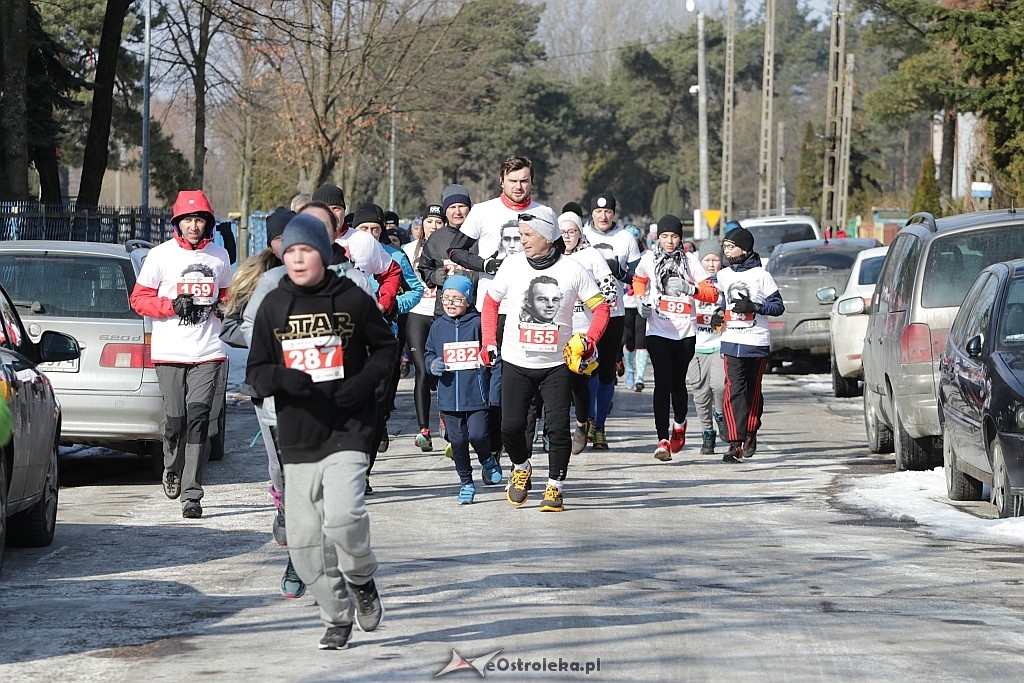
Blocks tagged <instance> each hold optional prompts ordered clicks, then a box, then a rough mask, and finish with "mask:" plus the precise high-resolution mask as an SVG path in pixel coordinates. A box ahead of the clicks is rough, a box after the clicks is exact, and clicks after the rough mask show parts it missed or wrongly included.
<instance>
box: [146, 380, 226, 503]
mask: <svg viewBox="0 0 1024 683" xmlns="http://www.w3.org/2000/svg"><path fill="white" fill-rule="evenodd" d="M222 365H223V361H209V362H207V363H199V364H198V365H188V364H184V363H158V364H157V366H156V378H157V380H158V381H159V382H160V393H161V394H163V397H164V413H165V414H166V416H167V425H166V427H165V428H164V469H168V470H171V471H172V472H178V473H179V474H180V475H181V500H183V501H185V500H201V499H202V497H203V470H204V469H205V467H206V461H207V460H209V458H210V444H209V440H208V439H207V436H208V435H209V431H210V407H211V406H212V405H213V396H214V393H216V389H217V376H218V373H219V372H220V370H221V366H222Z"/></svg>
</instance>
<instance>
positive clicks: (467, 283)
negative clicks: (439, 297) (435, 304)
mask: <svg viewBox="0 0 1024 683" xmlns="http://www.w3.org/2000/svg"><path fill="white" fill-rule="evenodd" d="M449 289H454V290H455V291H456V292H458V293H459V294H461V295H462V296H464V297H466V301H470V302H472V301H473V281H472V280H470V279H469V278H468V277H466V276H465V275H449V276H448V278H447V279H445V281H444V284H443V285H441V292H442V293H443V292H445V291H446V290H449Z"/></svg>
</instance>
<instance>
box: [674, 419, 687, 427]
mask: <svg viewBox="0 0 1024 683" xmlns="http://www.w3.org/2000/svg"><path fill="white" fill-rule="evenodd" d="M672 424H673V425H675V428H676V429H682V428H683V427H685V426H686V420H683V421H682V422H681V423H680V422H676V421H675V420H672Z"/></svg>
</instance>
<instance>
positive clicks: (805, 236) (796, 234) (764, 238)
mask: <svg viewBox="0 0 1024 683" xmlns="http://www.w3.org/2000/svg"><path fill="white" fill-rule="evenodd" d="M750 234H752V235H753V236H754V250H755V251H757V253H759V254H767V255H770V254H771V253H772V250H773V249H774V248H775V246H776V245H778V244H785V243H786V242H797V241H799V240H813V239H818V236H817V235H815V234H814V228H813V227H811V225H810V224H808V223H779V224H776V225H754V226H751V227H750Z"/></svg>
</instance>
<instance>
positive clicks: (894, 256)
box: [872, 233, 918, 313]
mask: <svg viewBox="0 0 1024 683" xmlns="http://www.w3.org/2000/svg"><path fill="white" fill-rule="evenodd" d="M917 242H918V239H917V237H915V236H914V235H911V234H909V233H904V234H902V235H897V236H896V239H895V240H893V243H892V246H891V247H890V248H889V253H888V254H887V255H886V257H885V261H884V262H883V265H882V272H881V273H879V275H878V286H877V287H876V289H875V298H874V307H873V311H872V312H876V313H889V312H891V311H900V310H904V309H903V308H897V307H896V296H897V293H898V292H899V276H900V273H901V272H902V270H903V266H904V264H905V263H906V262H907V257H908V256H909V255H910V251H911V247H912V246H913V245H914V244H915V243H917ZM916 263H917V259H916V258H915V259H914V264H916Z"/></svg>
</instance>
